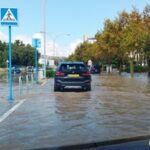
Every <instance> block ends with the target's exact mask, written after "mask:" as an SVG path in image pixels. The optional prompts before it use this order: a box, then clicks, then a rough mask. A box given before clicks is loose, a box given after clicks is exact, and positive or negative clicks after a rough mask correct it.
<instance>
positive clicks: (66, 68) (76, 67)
mask: <svg viewBox="0 0 150 150" xmlns="http://www.w3.org/2000/svg"><path fill="white" fill-rule="evenodd" d="M59 70H60V71H62V72H70V71H79V72H83V71H86V70H87V68H86V66H85V65H84V64H62V65H61V66H60V69H59Z"/></svg>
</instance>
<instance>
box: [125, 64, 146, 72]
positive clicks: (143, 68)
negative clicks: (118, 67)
mask: <svg viewBox="0 0 150 150" xmlns="http://www.w3.org/2000/svg"><path fill="white" fill-rule="evenodd" d="M147 70H148V68H147V66H141V65H135V66H134V72H137V73H140V72H147ZM124 71H125V72H128V73H129V72H130V66H126V68H125V70H124Z"/></svg>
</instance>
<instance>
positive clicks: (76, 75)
mask: <svg viewBox="0 0 150 150" xmlns="http://www.w3.org/2000/svg"><path fill="white" fill-rule="evenodd" d="M68 77H71V78H78V77H79V74H68Z"/></svg>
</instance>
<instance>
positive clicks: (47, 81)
mask: <svg viewBox="0 0 150 150" xmlns="http://www.w3.org/2000/svg"><path fill="white" fill-rule="evenodd" d="M48 81H49V80H46V81H44V82H43V83H42V84H41V86H44V85H45V84H46V83H47V82H48Z"/></svg>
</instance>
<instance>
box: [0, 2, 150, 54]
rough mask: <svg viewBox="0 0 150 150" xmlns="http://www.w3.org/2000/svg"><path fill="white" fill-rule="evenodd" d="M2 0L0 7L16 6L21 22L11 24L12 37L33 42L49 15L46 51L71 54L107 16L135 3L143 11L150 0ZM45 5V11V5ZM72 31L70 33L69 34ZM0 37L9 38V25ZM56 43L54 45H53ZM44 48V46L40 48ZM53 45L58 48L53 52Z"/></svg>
mask: <svg viewBox="0 0 150 150" xmlns="http://www.w3.org/2000/svg"><path fill="white" fill-rule="evenodd" d="M45 2H46V5H44V0H0V7H1V8H17V9H18V19H19V24H18V26H17V27H13V28H12V39H13V41H14V40H15V39H20V40H23V42H24V43H30V44H31V43H32V42H31V41H32V38H33V37H35V36H37V37H41V38H42V35H41V34H39V33H40V32H41V31H43V16H44V15H45V16H46V32H47V35H46V39H47V40H46V41H47V42H46V43H47V49H46V52H47V54H49V55H56V54H57V55H68V54H71V53H72V52H73V50H74V49H75V47H76V45H78V44H79V43H80V42H82V41H83V35H84V34H87V35H89V36H90V37H93V36H94V35H95V34H96V32H97V31H98V30H101V29H103V23H104V20H105V19H107V18H110V19H114V18H115V17H117V15H118V13H119V12H121V11H122V10H126V11H128V12H130V11H131V10H132V8H133V6H135V7H136V8H137V9H139V11H140V12H141V11H142V10H143V8H144V7H145V6H146V4H150V0H45ZM44 7H45V11H43V8H44ZM68 34H69V35H68ZM0 40H2V41H8V27H2V26H0ZM54 45H55V46H54ZM41 49H42V48H41ZM54 49H55V51H57V53H56V52H54Z"/></svg>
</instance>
